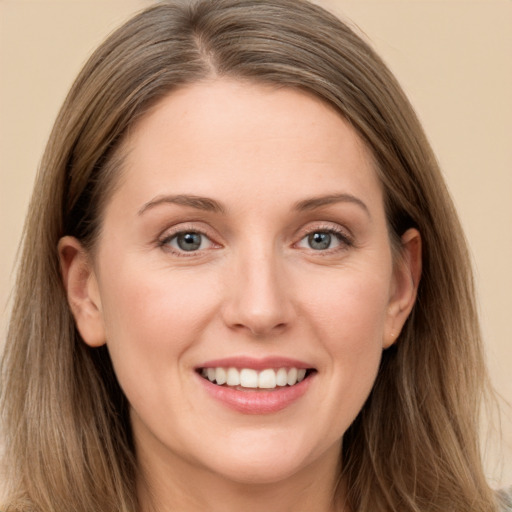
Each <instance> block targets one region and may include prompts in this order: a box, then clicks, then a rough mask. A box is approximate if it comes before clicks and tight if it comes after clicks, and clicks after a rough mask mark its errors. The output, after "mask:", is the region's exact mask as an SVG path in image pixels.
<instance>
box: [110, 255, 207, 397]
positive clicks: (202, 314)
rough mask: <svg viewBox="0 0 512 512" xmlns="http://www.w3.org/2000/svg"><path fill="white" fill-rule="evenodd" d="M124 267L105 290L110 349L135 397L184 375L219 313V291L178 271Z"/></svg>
mask: <svg viewBox="0 0 512 512" xmlns="http://www.w3.org/2000/svg"><path fill="white" fill-rule="evenodd" d="M131 268H133V266H129V267H128V266H127V267H125V268H123V267H121V266H119V267H118V268H117V270H116V272H115V273H114V272H112V273H111V274H110V278H109V279H108V280H106V281H105V285H104V287H103V289H102V290H101V295H102V307H103V318H104V322H105V331H106V336H107V346H108V349H109V353H110V355H111V358H112V362H113V364H114V368H115V371H116V375H117V377H118V380H119V382H120V384H121V386H122V387H123V389H124V390H125V393H126V394H127V395H128V396H130V397H133V396H134V395H135V396H137V395H138V394H139V393H143V389H144V390H145V392H146V393H147V392H148V391H150V389H151V388H153V391H156V392H157V394H158V391H157V390H158V389H161V388H162V379H164V380H169V382H171V381H174V380H175V379H176V375H177V374H178V372H179V371H182V368H181V367H180V362H182V355H183V354H184V353H185V352H186V351H187V350H188V349H190V347H191V346H193V345H194V344H195V343H197V342H199V341H200V339H201V332H203V331H204V327H205V325H207V324H208V323H209V322H210V321H211V319H212V318H214V317H215V314H216V300H217V298H216V295H215V292H214V290H215V289H216V287H214V286H209V287H201V286H200V281H198V280H194V279H191V278H190V275H187V274H186V273H179V272H174V273H173V272H160V271H159V272H153V271H151V270H148V269H146V270H140V269H144V266H143V265H141V266H139V267H138V270H137V271H136V272H135V271H130V269H131Z"/></svg>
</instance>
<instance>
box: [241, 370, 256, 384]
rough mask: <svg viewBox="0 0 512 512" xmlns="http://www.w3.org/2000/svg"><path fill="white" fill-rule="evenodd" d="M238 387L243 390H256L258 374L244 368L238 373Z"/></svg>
mask: <svg viewBox="0 0 512 512" xmlns="http://www.w3.org/2000/svg"><path fill="white" fill-rule="evenodd" d="M240 386H242V387H243V388H257V387H258V372H257V371H256V370H251V369H250V368H244V369H243V370H242V371H241V372H240Z"/></svg>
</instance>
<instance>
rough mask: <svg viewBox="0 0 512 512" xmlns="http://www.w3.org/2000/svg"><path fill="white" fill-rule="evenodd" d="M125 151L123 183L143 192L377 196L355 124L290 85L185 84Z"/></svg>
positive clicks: (138, 131) (135, 131) (138, 130)
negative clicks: (337, 193)
mask: <svg viewBox="0 0 512 512" xmlns="http://www.w3.org/2000/svg"><path fill="white" fill-rule="evenodd" d="M124 148H125V150H126V158H125V161H124V172H123V178H124V179H123V180H122V181H125V185H126V186H127V187H128V188H130V189H132V190H133V191H134V192H135V191H136V192H137V193H138V195H139V196H141V197H142V195H143V194H146V195H151V194H153V195H155V194H156V193H169V192H173V193H176V192H178V193H182V192H183V193H191V192H194V193H197V194H201V195H211V194H214V195H215V194H216V193H218V192H219V190H220V191H222V190H228V189H230V188H232V187H233V186H236V189H237V190H238V192H239V194H240V195H242V193H247V194H249V195H258V193H260V192H261V193H262V194H268V193H269V192H270V193H271V192H272V189H273V190H274V195H275V193H277V192H279V197H280V198H281V199H283V200H284V199H285V197H286V196H287V195H290V196H292V195H294V196H298V195H300V194H306V195H308V196H311V195H315V194H325V193H332V188H333V187H337V188H339V189H340V190H339V191H340V192H349V193H357V192H359V193H362V191H364V193H368V192H371V193H372V194H373V195H374V196H375V197H374V199H376V200H380V199H379V198H380V196H381V187H380V183H379V180H378V178H377V174H376V172H375V169H374V165H373V161H372V158H371V155H370V152H369V150H368V149H367V148H366V146H365V144H364V143H363V142H362V140H361V138H360V137H359V136H358V135H357V133H356V132H355V130H354V129H353V128H352V127H351V126H350V124H349V123H348V122H346V121H345V120H344V119H343V117H342V116H341V115H340V114H339V113H338V112H337V111H336V110H335V109H334V108H333V107H331V106H330V105H328V104H327V103H326V102H324V101H322V100H321V99H319V98H317V97H315V96H314V95H312V94H309V93H307V92H304V91H301V90H297V89H292V88H286V87H283V88H277V87H275V86H268V85H261V84H254V83H247V82H238V81H233V80H225V79H222V80H214V81H209V82H201V83H197V84H193V85H189V86H186V87H183V88H180V89H178V90H176V91H173V92H172V93H170V94H169V95H168V96H167V97H165V98H164V99H163V100H161V101H160V102H159V103H157V104H156V105H155V106H154V107H153V108H152V109H151V111H150V112H149V113H148V114H147V115H146V116H144V117H143V118H142V119H141V120H140V121H139V122H138V123H137V124H136V125H135V127H134V128H133V129H132V130H131V132H130V134H129V135H128V137H127V140H126V141H125V144H124ZM267 185H270V189H269V187H268V186H267ZM191 188H193V190H191ZM159 189H160V190H159ZM162 189H173V190H162ZM182 189H183V190H182ZM347 189H350V190H347ZM377 196H379V197H377Z"/></svg>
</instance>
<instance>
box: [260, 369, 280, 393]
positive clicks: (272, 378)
mask: <svg viewBox="0 0 512 512" xmlns="http://www.w3.org/2000/svg"><path fill="white" fill-rule="evenodd" d="M276 380H277V379H276V372H275V371H274V370H263V371H262V372H260V374H259V375H258V387H259V388H265V389H274V388H275V387H276Z"/></svg>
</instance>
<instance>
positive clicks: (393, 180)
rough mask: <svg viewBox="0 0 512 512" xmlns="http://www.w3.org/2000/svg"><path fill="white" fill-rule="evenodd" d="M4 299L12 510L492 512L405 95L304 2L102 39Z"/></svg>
mask: <svg viewBox="0 0 512 512" xmlns="http://www.w3.org/2000/svg"><path fill="white" fill-rule="evenodd" d="M34 250H35V251H37V253H36V255H34ZM16 290H17V292H16V297H15V303H14V309H13V314H12V318H11V323H10V329H9V333H8V340H7V349H6V352H5V355H4V359H3V378H4V379H5V384H4V386H3V392H2V400H3V411H4V424H5V427H4V430H5V432H6V434H7V436H6V438H7V450H6V457H5V460H6V464H7V467H8V468H9V472H8V477H9V486H10V487H9V491H10V495H9V498H8V501H7V503H6V505H5V507H4V508H3V509H4V510H7V511H10V510H41V511H46V510H56V511H61V510H62V511H63V510H66V511H69V510H76V511H78V510H81V511H82V510H83V511H86V510H87V511H90V510H112V511H114V510H118V511H135V510H139V511H149V510H157V511H160V510H180V511H181V510H187V511H188V510H190V511H193V510H199V509H201V510H205V509H206V510H212V511H216V510H222V511H226V510H234V509H235V507H236V508H237V509H240V508H243V509H244V510H280V511H281V510H292V509H293V510H318V511H333V510H337V511H341V510H343V511H356V510H361V511H384V510H404V511H405V510H407V511H420V510H421V511H423V510H429V511H446V510H454V511H467V510H472V511H490V510H498V506H499V503H498V498H497V497H496V496H495V495H494V493H493V492H492V491H491V489H490V488H489V487H488V485H487V483H486V481H485V478H484V474H483V471H482V467H481V461H480V453H479V447H478V435H477V430H478V429H477V426H478V412H479V407H480V402H481V399H482V397H483V396H484V392H485V390H486V386H487V381H486V374H485V368H484V365H483V362H482V353H481V343H480V339H479V329H478V323H477V317H476V312H475V304H474V293H473V285H472V278H471V273H470V266H469V262H468V256H467V250H466V247H465V244H464V239H463V235H462V232H461V228H460V225H459V223H458V220H457V217H456V214H455V212H454V210H453V206H452V203H451V200H450V198H449V196H448V194H447V192H446V189H445V186H444V184H443V181H442V178H441V175H440V172H439V170H438V168H437V165H436V162H435V158H434V156H433V155H432V152H431V150H430V148H429V146H428V143H427V141H426V139H425V136H424V134H423V132H422V130H421V127H420V125H419V123H418V121H417V119H416V117H415V115H414V112H413V111H412V108H411V107H410V105H409V103H408V102H407V100H406V98H405V96H404V95H403V93H402V92H401V90H400V88H399V86H398V85H397V84H396V81H395V80H394V78H393V77H392V75H391V74H390V72H389V71H388V70H387V69H386V67H385V66H384V65H383V64H382V62H381V61H380V59H379V58H378V57H377V56H376V55H375V54H374V53H373V51H372V50H371V49H370V48H368V46H367V45H366V44H365V43H364V42H363V41H361V40H360V38H358V37H357V36H356V35H355V34H354V33H353V32H352V31H351V30H350V29H348V28H347V27H346V26H345V25H344V24H343V23H341V22H340V21H339V20H337V19H336V18H334V17H332V16H331V15H329V14H328V13H326V12H325V11H323V10H322V9H320V8H318V7H315V6H313V5H310V4H309V3H306V2H302V1H297V0H263V1H261V0H258V1H249V0H246V1H240V0H220V1H216V2H210V1H199V2H197V3H193V4H188V3H185V4H184V3H182V2H181V3H162V4H160V5H158V6H156V7H153V8H151V9H149V10H147V11H145V12H144V13H142V14H140V15H139V16H136V17H135V18H133V19H132V20H131V21H129V22H128V23H127V24H126V25H124V26H123V27H122V28H121V29H119V30H118V31H117V32H116V33H114V34H113V35H112V36H111V37H110V38H109V39H108V40H107V41H106V42H105V43H104V44H103V45H102V46H101V47H100V48H99V49H98V50H97V51H96V53H95V54H94V55H93V56H92V57H91V59H90V60H89V62H88V63H87V64H86V66H85V68H84V69H83V71H82V72H81V74H80V76H79V77H78V79H77V81H76V83H75V85H74V86H73V88H72V90H71V92H70V94H69V96H68V98H67V100H66V102H65V104H64V106H63V108H62V110H61V113H60V114H59V117H58V119H57V122H56V125H55V127H54V130H53V133H52V136H51V139H50V142H49V144H48V148H47V151H46V153H45V157H44V159H43V162H42V165H41V171H40V173H39V177H38V180H37V183H36V187H35V192H34V196H33V200H32V203H31V206H30V212H29V217H28V220H27V225H26V231H25V238H24V250H23V255H22V261H21V265H20V270H19V278H18V282H17V288H16Z"/></svg>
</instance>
